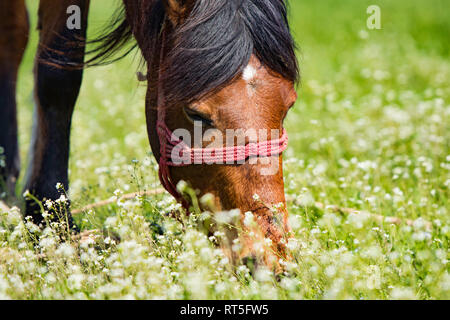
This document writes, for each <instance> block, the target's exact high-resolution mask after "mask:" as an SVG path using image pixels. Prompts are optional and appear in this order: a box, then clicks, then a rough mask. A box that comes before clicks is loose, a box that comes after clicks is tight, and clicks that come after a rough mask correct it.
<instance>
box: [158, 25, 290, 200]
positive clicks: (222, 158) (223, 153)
mask: <svg viewBox="0 0 450 320" xmlns="http://www.w3.org/2000/svg"><path fill="white" fill-rule="evenodd" d="M165 36H166V35H165V30H164V31H162V50H161V57H160V67H159V70H160V71H159V72H160V73H161V70H162V67H161V66H162V62H163V61H162V60H163V56H164V48H165V44H164V42H165ZM159 78H160V79H161V74H160V77H159ZM162 90H163V87H162V84H161V81H159V82H158V120H157V133H158V138H159V144H160V159H159V179H160V180H161V184H162V185H163V187H164V188H165V189H166V190H167V191H168V192H169V193H170V194H171V195H172V196H174V197H175V198H176V199H177V200H178V201H182V202H183V204H184V205H185V206H187V203H186V201H184V199H183V197H182V196H181V194H180V193H179V192H178V191H177V188H176V186H175V184H174V182H173V181H172V179H171V175H170V167H182V166H190V165H205V164H209V165H210V164H227V165H228V164H231V163H233V164H234V163H239V162H241V161H245V160H246V159H248V158H250V157H270V156H274V155H279V154H281V153H282V152H283V151H284V150H286V148H287V145H288V135H287V132H286V130H284V129H283V133H282V136H281V137H280V138H279V139H274V140H269V141H262V142H259V143H250V144H247V145H245V146H234V147H224V148H190V147H189V146H188V145H187V144H186V143H184V142H183V141H181V140H180V139H179V138H178V137H176V136H175V135H174V134H173V132H172V131H171V130H170V129H169V128H168V127H167V125H166V123H165V112H164V108H163V106H164V104H165V103H164V94H163V91H162ZM175 147H177V149H178V150H180V154H178V155H177V156H180V155H181V154H182V158H183V159H189V160H190V161H187V162H180V161H175V159H173V158H172V153H173V150H174V148H175Z"/></svg>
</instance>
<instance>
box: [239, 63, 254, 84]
mask: <svg viewBox="0 0 450 320" xmlns="http://www.w3.org/2000/svg"><path fill="white" fill-rule="evenodd" d="M256 74H257V71H256V69H255V68H254V67H253V66H252V65H248V66H247V67H245V69H244V72H243V73H242V78H243V79H244V80H245V81H247V82H251V81H252V80H253V79H255V77H256Z"/></svg>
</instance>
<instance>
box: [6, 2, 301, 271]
mask: <svg viewBox="0 0 450 320" xmlns="http://www.w3.org/2000/svg"><path fill="white" fill-rule="evenodd" d="M89 5H90V1H89V0H58V1H54V0H40V4H39V20H38V30H39V46H38V50H37V54H36V59H35V67H34V75H35V90H34V96H35V103H36V104H35V110H34V124H33V135H32V142H31V147H30V154H29V166H28V170H27V174H26V177H25V183H24V191H28V192H29V193H30V194H32V195H33V198H35V199H39V200H41V201H44V200H46V199H49V200H55V199H58V198H59V197H60V191H61V190H57V188H55V185H56V184H58V183H60V186H62V188H63V189H64V190H68V189H69V181H68V172H67V171H68V159H69V147H70V128H71V118H72V114H73V112H74V106H75V103H76V100H77V97H78V94H79V91H80V86H81V83H82V77H83V70H84V69H85V67H89V66H96V65H102V64H106V63H111V62H113V61H115V60H117V59H119V58H121V57H123V56H125V55H126V54H128V53H129V52H131V51H132V50H133V49H134V48H135V47H137V48H138V50H140V52H141V54H142V57H143V61H144V62H145V65H146V67H147V74H146V75H142V74H141V78H143V79H141V80H145V81H147V95H146V99H145V100H146V101H145V115H146V120H147V133H148V137H149V142H150V146H151V149H152V152H153V155H154V157H155V158H156V160H157V161H158V162H159V164H160V178H161V182H162V184H163V185H164V187H165V188H166V189H167V190H168V191H169V192H170V193H171V194H172V195H173V196H174V197H176V198H177V199H178V200H179V201H181V202H182V203H183V204H185V205H187V206H188V205H189V203H190V201H191V200H192V199H189V198H187V197H183V195H182V194H181V192H180V190H179V188H177V187H176V186H177V184H179V182H180V181H186V183H188V185H189V186H190V187H191V188H193V189H194V190H196V191H197V193H198V195H199V196H202V195H205V194H209V195H211V196H212V197H211V201H210V202H211V203H212V205H211V206H213V207H214V210H216V211H226V210H232V209H235V208H237V209H239V210H240V211H239V212H240V216H239V217H240V220H241V221H244V220H245V219H246V218H248V217H249V216H251V217H253V218H254V221H255V223H256V224H257V226H258V228H259V230H261V237H262V238H264V239H266V240H267V239H268V240H269V242H270V250H266V251H270V253H269V252H264V254H263V257H262V258H261V259H262V260H263V262H264V263H266V264H267V263H269V262H268V261H270V263H271V264H273V263H274V260H278V259H279V258H280V257H286V256H287V253H286V252H287V249H286V243H287V239H288V237H289V235H290V227H289V223H288V212H287V209H286V199H285V193H284V181H283V170H282V151H283V150H284V149H285V148H286V144H287V134H286V133H285V131H284V129H283V121H284V119H285V117H286V116H287V114H288V111H289V110H290V109H291V107H292V106H293V105H294V104H295V102H296V100H297V93H296V89H295V87H296V83H297V82H298V80H299V67H298V62H297V59H296V55H295V43H294V40H293V37H292V34H291V32H290V28H289V23H288V16H287V10H288V9H287V4H286V3H285V1H283V0H227V1H216V0H123V1H122V3H121V4H120V10H119V13H118V15H117V16H116V18H115V19H113V21H112V23H111V26H110V27H109V29H108V31H107V32H105V33H104V34H102V35H101V36H100V37H99V38H97V39H93V40H87V39H86V30H87V27H88V11H89ZM71 6H72V7H73V6H75V7H76V8H79V13H80V17H79V18H80V26H79V28H68V26H67V23H66V22H67V19H68V12H69V11H68V8H69V7H71ZM0 26H1V27H2V30H3V32H2V34H1V35H0V110H1V116H0V146H1V147H2V149H3V151H4V166H3V167H2V168H1V171H0V174H1V176H0V180H2V181H4V183H2V184H1V186H0V194H1V193H2V192H3V193H6V194H8V195H14V190H15V187H16V181H17V178H18V175H19V172H20V160H19V152H18V142H17V134H18V133H17V118H16V100H15V90H16V81H17V72H18V68H19V65H20V63H21V60H22V56H23V53H24V50H25V47H26V45H27V39H28V34H29V22H28V15H27V9H26V4H25V1H24V0H15V1H2V2H1V4H0ZM86 43H91V44H92V45H93V47H92V49H90V50H87V49H86ZM124 48H126V50H125V51H126V52H125V53H124V54H121V55H120V56H118V57H117V55H118V53H119V52H121V50H122V51H123V50H124ZM86 57H89V58H86ZM198 128H200V132H201V133H202V134H205V133H206V132H207V131H208V130H215V132H216V133H219V134H223V135H224V136H227V132H228V131H229V130H234V131H233V132H236V130H237V131H239V130H242V131H239V132H246V130H253V129H255V130H265V131H266V132H269V131H270V132H271V133H270V134H267V136H266V137H264V136H255V135H248V136H244V137H243V140H242V139H241V138H242V134H234V135H233V136H232V137H231V139H229V138H228V137H227V139H228V140H229V141H228V142H230V141H231V145H230V144H227V146H225V142H223V143H222V142H219V144H217V143H218V141H220V140H219V139H217V141H215V140H214V139H213V140H214V141H215V142H216V147H215V149H214V151H213V152H212V154H211V152H209V153H208V151H211V149H210V148H208V146H209V145H210V144H208V143H207V141H203V140H202V141H200V143H197V145H196V148H189V146H187V145H186V144H183V148H181V149H182V151H183V152H185V153H186V154H187V155H188V158H189V159H190V160H193V161H192V162H187V163H182V164H180V163H175V162H176V161H174V159H173V157H172V156H173V155H174V150H175V149H176V146H177V143H174V141H173V140H177V139H178V138H179V137H178V138H177V137H175V131H177V129H183V130H184V132H187V133H188V134H191V135H192V136H194V134H195V132H196V130H198ZM273 132H282V134H281V137H280V136H277V135H275V134H273ZM213 136H214V137H215V138H217V135H214V134H213ZM238 140H239V141H241V142H243V144H242V145H239V146H238V145H237V144H238ZM178 142H180V141H179V140H178ZM180 143H181V142H180ZM261 150H262V151H261ZM178 151H179V150H178ZM178 151H177V152H178ZM177 152H175V154H178V153H177ZM183 152H182V153H183ZM207 153H208V154H209V158H208V159H209V160H211V161H210V162H208V161H206V160H205V159H206V158H203V157H206V154H207ZM229 156H230V157H231V160H232V161H231V162H229V161H225V162H224V163H220V162H219V161H217V160H221V159H222V160H224V159H225V158H227V159H228V158H229ZM258 156H260V157H258ZM255 158H256V159H255ZM183 159H185V158H183ZM185 160H186V159H185ZM228 160H229V159H228ZM215 161H216V162H215ZM270 166H272V167H276V169H277V170H273V172H271V173H270V174H262V172H263V171H264V170H265V169H268V168H269V167H270ZM274 207H276V208H277V209H276V210H274V209H273V208H274ZM69 209H70V208H67V210H66V211H65V212H66V214H67V217H66V219H67V221H68V222H69V227H70V228H71V230H75V231H77V226H76V225H75V224H74V223H73V220H72V217H71V215H70V210H69ZM24 215H25V218H28V219H31V220H32V221H33V222H34V223H35V224H37V225H40V224H42V223H43V217H42V214H41V210H40V208H39V207H38V206H37V204H36V201H34V200H30V199H28V198H27V199H25V209H24ZM230 237H231V238H230V241H231V240H233V237H234V238H236V237H237V235H236V234H233V235H231V236H230ZM252 241H253V240H251V239H250V237H249V236H246V237H244V239H243V242H244V245H243V250H241V252H240V253H239V257H238V258H239V259H246V258H252V259H254V258H255V257H260V256H261V255H260V253H258V252H257V251H258V248H255V247H256V246H254V245H253V243H252Z"/></svg>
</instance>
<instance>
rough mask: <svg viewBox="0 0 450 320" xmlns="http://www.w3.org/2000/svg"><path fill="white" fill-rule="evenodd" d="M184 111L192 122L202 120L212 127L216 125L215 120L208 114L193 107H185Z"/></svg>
mask: <svg viewBox="0 0 450 320" xmlns="http://www.w3.org/2000/svg"><path fill="white" fill-rule="evenodd" d="M184 113H185V114H186V116H187V118H188V119H189V120H190V121H191V122H201V123H202V124H204V125H205V126H208V127H212V126H213V125H214V122H213V121H212V120H211V119H210V118H209V117H208V116H207V115H205V114H203V113H200V112H198V111H196V110H192V109H191V108H188V107H185V108H184Z"/></svg>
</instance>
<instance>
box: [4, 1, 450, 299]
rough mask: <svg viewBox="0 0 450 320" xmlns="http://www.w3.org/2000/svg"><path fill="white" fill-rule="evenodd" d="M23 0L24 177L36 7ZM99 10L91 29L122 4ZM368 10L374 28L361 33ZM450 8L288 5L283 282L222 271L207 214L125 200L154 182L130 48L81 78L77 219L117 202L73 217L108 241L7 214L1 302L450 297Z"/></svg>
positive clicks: (157, 201)
mask: <svg viewBox="0 0 450 320" xmlns="http://www.w3.org/2000/svg"><path fill="white" fill-rule="evenodd" d="M27 2H28V4H29V12H30V18H31V23H32V35H31V39H30V43H29V46H28V49H27V52H26V56H25V59H24V63H23V65H22V66H21V70H20V79H19V80H20V81H19V89H18V105H19V121H20V123H19V126H20V147H21V156H22V167H23V168H24V169H25V168H26V159H27V150H28V145H29V141H30V134H31V123H32V110H33V99H32V98H33V95H32V90H33V75H32V68H33V58H34V53H35V49H36V43H37V32H36V31H35V29H36V28H35V27H36V17H37V2H38V1H35V0H29V1H27ZM92 2H93V4H92V12H91V14H90V30H89V33H90V34H91V35H95V34H96V33H98V32H99V30H101V28H102V26H104V24H105V23H106V22H107V21H108V19H109V17H110V14H111V12H112V11H113V10H114V8H115V7H116V5H117V3H118V1H110V0H96V1H92ZM373 4H376V5H379V6H380V8H381V22H382V28H381V29H380V30H369V29H368V28H367V26H366V20H367V18H368V15H367V14H366V9H367V7H368V6H369V5H373ZM449 10H450V4H449V3H448V1H445V0H430V1H424V0H397V1H388V0H376V1H367V0H345V1H335V0H320V1H312V0H311V1H310V0H291V1H290V22H291V25H292V32H293V34H294V36H295V39H296V41H297V43H298V46H299V50H298V57H299V61H300V66H301V70H302V81H301V83H300V84H299V86H298V92H299V100H298V102H297V105H296V106H295V107H294V108H293V110H292V111H291V112H290V114H289V116H288V117H287V120H286V124H285V126H286V129H287V130H288V132H289V135H290V145H289V148H288V150H287V151H286V153H285V158H284V171H285V183H286V194H287V195H288V198H289V202H288V209H289V213H290V222H291V226H292V228H293V231H294V234H295V236H294V239H292V240H291V241H290V242H289V244H288V246H289V248H290V250H291V251H292V255H293V257H294V259H293V260H292V261H288V262H283V264H284V265H285V272H284V274H283V275H282V276H281V277H280V278H279V279H277V278H275V277H274V276H273V274H272V273H271V272H270V271H269V270H267V269H264V268H259V269H258V270H256V272H255V274H254V275H253V276H252V275H251V274H250V270H249V269H248V268H247V267H246V266H239V267H237V268H230V262H229V261H228V259H227V258H226V257H225V256H224V254H223V252H222V251H221V250H220V249H218V248H217V247H216V245H215V243H216V242H217V241H218V240H219V239H220V237H222V236H223V234H222V233H221V232H220V231H219V232H216V234H214V236H212V237H208V236H207V235H206V234H205V232H204V230H202V228H200V227H199V225H201V222H202V220H204V219H205V216H207V215H208V214H206V213H205V214H201V215H199V214H193V215H191V216H189V217H185V216H184V217H183V218H182V220H181V221H178V220H175V219H173V218H171V217H169V216H168V213H169V212H171V211H172V210H174V209H175V210H176V209H177V208H178V207H179V205H177V204H176V203H175V201H174V200H173V199H172V198H171V197H170V196H169V195H167V194H165V193H162V194H158V195H154V196H137V197H135V198H133V199H124V198H122V197H121V196H122V195H123V194H128V193H132V192H140V191H149V190H154V189H156V188H159V187H160V183H159V180H158V177H157V164H156V162H155V160H154V159H153V157H152V155H151V150H150V147H149V143H148V138H147V133H146V125H145V117H144V96H145V90H146V88H145V86H144V85H143V84H139V83H138V81H137V80H136V71H139V70H140V68H141V67H140V64H139V62H140V57H139V53H137V52H136V53H134V54H131V55H130V56H128V57H127V58H126V59H124V60H122V61H120V62H118V63H115V64H113V65H110V66H105V67H96V68H91V69H88V70H86V72H85V76H84V82H83V86H82V89H81V93H80V98H79V100H78V103H77V107H76V111H75V114H74V118H73V130H72V140H71V143H72V146H71V159H70V180H71V188H70V190H69V191H68V195H67V196H68V197H70V199H71V204H72V208H73V209H79V208H83V207H84V206H86V205H88V204H91V203H96V202H98V201H101V200H104V199H111V200H112V202H113V203H111V204H109V205H106V206H102V207H98V208H94V209H92V210H85V211H84V212H82V213H80V214H77V215H76V221H77V223H78V225H79V226H80V227H81V228H82V229H83V230H93V229H98V230H104V232H105V233H106V235H105V236H102V237H98V238H97V239H96V240H88V241H84V242H82V243H81V244H80V243H79V242H78V241H68V242H64V243H60V242H59V241H57V239H56V234H55V230H54V229H52V228H50V227H49V228H46V229H45V230H44V231H40V230H37V229H36V228H35V227H33V226H31V225H30V224H25V223H24V222H23V221H22V218H21V213H20V211H19V209H16V208H14V209H11V210H1V209H0V299H450V274H449V271H450V270H449V250H448V245H449V237H450V215H449V207H450V206H449V198H450V192H449V190H450V172H449V171H450V148H449V147H450V145H449V144H450V59H449V58H450V41H449V39H450V19H449V15H448V12H449ZM23 171H25V170H23ZM23 175H24V172H22V177H23ZM22 180H23V178H22ZM22 180H21V181H22ZM20 187H21V186H18V194H20V192H19V190H20ZM60 201H66V200H65V199H60ZM224 215H226V213H224ZM390 217H391V218H392V217H393V218H395V219H390ZM114 234H118V235H119V236H120V241H117V239H116V238H115V237H114V236H113V235H114ZM38 235H39V244H38V245H37V244H36V243H35V242H34V241H33V239H34V238H36V237H37V236H38Z"/></svg>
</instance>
